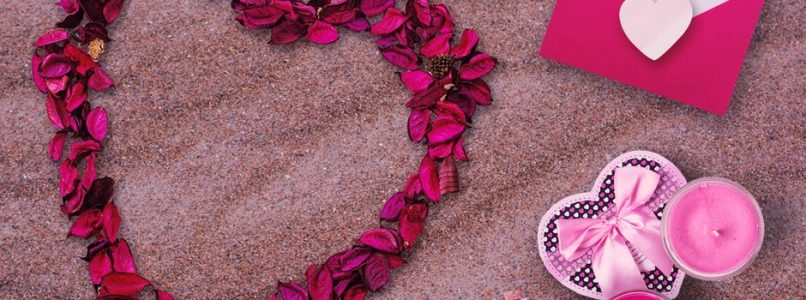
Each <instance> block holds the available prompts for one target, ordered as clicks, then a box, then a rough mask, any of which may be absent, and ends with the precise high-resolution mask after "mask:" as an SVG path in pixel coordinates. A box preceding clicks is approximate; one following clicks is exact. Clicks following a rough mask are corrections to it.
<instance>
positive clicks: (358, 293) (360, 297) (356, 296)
mask: <svg viewBox="0 0 806 300" xmlns="http://www.w3.org/2000/svg"><path fill="white" fill-rule="evenodd" d="M367 292H368V291H367V288H365V287H364V286H363V285H354V286H352V287H350V289H348V290H347V291H345V292H344V300H364V298H366V296H367Z"/></svg>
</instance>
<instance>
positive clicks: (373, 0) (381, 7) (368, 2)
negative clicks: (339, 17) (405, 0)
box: [358, 0, 395, 18]
mask: <svg viewBox="0 0 806 300" xmlns="http://www.w3.org/2000/svg"><path fill="white" fill-rule="evenodd" d="M393 6H395V0H363V1H361V4H359V6H358V8H359V9H360V10H361V12H362V13H364V15H365V16H367V17H368V18H373V17H375V16H377V15H380V14H382V13H383V12H384V11H386V9H388V8H390V7H393Z"/></svg>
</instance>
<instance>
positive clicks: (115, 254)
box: [109, 239, 137, 273]
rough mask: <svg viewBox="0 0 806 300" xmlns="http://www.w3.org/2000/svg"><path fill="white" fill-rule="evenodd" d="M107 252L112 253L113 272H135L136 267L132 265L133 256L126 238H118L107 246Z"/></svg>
mask: <svg viewBox="0 0 806 300" xmlns="http://www.w3.org/2000/svg"><path fill="white" fill-rule="evenodd" d="M109 253H110V254H111V255H112V261H113V262H114V270H115V272H124V273H137V267H136V266H135V265H134V258H132V252H131V250H130V249H129V243H127V242H126V240H124V239H120V240H118V242H117V243H115V244H113V245H112V246H111V247H109Z"/></svg>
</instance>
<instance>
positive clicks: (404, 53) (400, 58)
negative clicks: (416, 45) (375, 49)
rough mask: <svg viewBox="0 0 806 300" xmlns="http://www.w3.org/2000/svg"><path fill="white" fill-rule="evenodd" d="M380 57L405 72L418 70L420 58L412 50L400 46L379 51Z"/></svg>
mask: <svg viewBox="0 0 806 300" xmlns="http://www.w3.org/2000/svg"><path fill="white" fill-rule="evenodd" d="M381 55H383V57H384V58H386V60H388V61H389V62H390V63H392V64H393V65H395V66H398V67H401V68H403V69H406V70H416V69H418V68H419V66H418V63H419V62H420V58H419V57H418V56H417V53H414V50H411V49H410V48H408V47H404V46H401V45H394V46H391V47H387V48H383V49H381Z"/></svg>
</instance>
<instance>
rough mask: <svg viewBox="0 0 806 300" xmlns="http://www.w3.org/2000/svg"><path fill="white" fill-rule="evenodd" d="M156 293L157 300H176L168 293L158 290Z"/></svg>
mask: <svg viewBox="0 0 806 300" xmlns="http://www.w3.org/2000/svg"><path fill="white" fill-rule="evenodd" d="M156 293H157V300H176V299H174V296H171V294H169V293H168V292H166V291H161V290H157V291H156Z"/></svg>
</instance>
